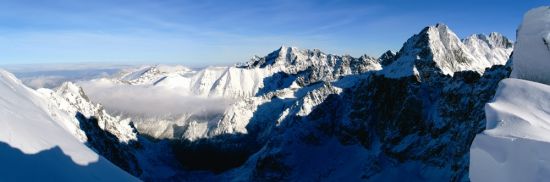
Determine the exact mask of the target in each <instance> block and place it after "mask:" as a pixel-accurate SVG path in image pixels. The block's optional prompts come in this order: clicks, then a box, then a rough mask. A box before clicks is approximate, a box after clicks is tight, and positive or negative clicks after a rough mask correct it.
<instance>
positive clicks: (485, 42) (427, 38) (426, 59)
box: [381, 24, 512, 79]
mask: <svg viewBox="0 0 550 182" xmlns="http://www.w3.org/2000/svg"><path fill="white" fill-rule="evenodd" d="M511 52H512V46H511V43H510V41H509V40H508V39H507V38H506V37H504V36H502V35H500V34H498V33H491V34H490V35H489V36H485V35H473V36H470V37H468V38H466V39H464V40H463V41H462V40H460V39H459V38H458V37H457V36H456V34H455V33H454V32H453V31H451V30H450V29H449V28H448V27H447V26H446V25H443V24H437V25H435V26H429V27H426V28H425V29H423V30H422V31H421V32H420V33H419V34H417V35H415V36H413V37H411V38H410V39H409V40H407V42H405V44H404V45H403V48H402V49H401V50H400V51H399V52H398V53H397V55H396V56H395V58H393V59H394V60H393V61H386V62H391V64H388V63H386V64H388V65H387V66H385V67H384V70H382V72H381V74H384V75H386V76H387V77H392V78H399V77H404V76H411V75H416V76H417V77H419V78H420V79H429V77H430V75H431V74H433V73H434V72H440V73H443V74H445V75H451V76H452V75H453V74H454V73H455V72H458V71H476V72H478V73H481V74H483V72H484V71H485V69H486V68H489V67H491V66H493V65H504V64H506V61H507V60H508V57H509V56H510V53H511ZM433 65H435V66H433Z"/></svg>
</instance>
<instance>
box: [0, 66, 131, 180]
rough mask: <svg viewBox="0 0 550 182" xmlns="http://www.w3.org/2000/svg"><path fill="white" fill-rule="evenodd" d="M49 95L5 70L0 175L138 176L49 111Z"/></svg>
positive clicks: (1, 76) (0, 83)
mask: <svg viewBox="0 0 550 182" xmlns="http://www.w3.org/2000/svg"><path fill="white" fill-rule="evenodd" d="M47 102H48V101H47V100H46V99H45V98H44V97H42V96H41V95H40V94H38V93H37V92H36V91H34V90H32V89H29V88H28V87H26V86H24V85H23V84H22V83H21V81H19V80H18V79H16V78H15V76H13V75H12V74H11V73H8V72H6V71H2V70H0V118H1V119H0V161H1V162H0V171H2V172H1V175H0V181H39V180H52V181H136V180H137V179H136V178H134V177H132V176H131V175H129V174H127V173H126V172H124V171H123V170H121V169H120V168H118V167H116V166H114V165H113V164H111V163H110V162H109V161H107V160H106V159H104V158H103V157H101V156H99V155H97V154H96V153H95V152H94V151H92V150H91V149H90V148H88V147H86V146H85V145H84V144H83V143H81V142H80V141H79V140H78V139H77V138H76V137H75V136H73V135H72V134H71V133H69V131H68V128H67V125H70V123H61V122H58V121H55V120H53V119H52V118H51V117H50V115H48V113H47V111H46V110H47V107H48V104H47Z"/></svg>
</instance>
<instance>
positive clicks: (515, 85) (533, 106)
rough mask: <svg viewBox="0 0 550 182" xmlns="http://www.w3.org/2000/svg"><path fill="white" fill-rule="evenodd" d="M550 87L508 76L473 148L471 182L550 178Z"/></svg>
mask: <svg viewBox="0 0 550 182" xmlns="http://www.w3.org/2000/svg"><path fill="white" fill-rule="evenodd" d="M549 100H550V86H549V85H544V84H540V83H536V82H531V81H526V80H519V79H506V80H503V81H501V82H500V86H499V89H498V91H497V94H496V95H495V100H494V101H493V102H491V103H488V104H487V105H486V107H485V112H486V115H487V129H486V130H485V131H484V132H483V133H481V134H478V135H477V136H476V138H475V140H474V142H473V144H472V146H471V148H470V179H471V180H472V181H544V180H545V179H546V180H547V179H550V156H548V153H550V103H549V102H548V101H549Z"/></svg>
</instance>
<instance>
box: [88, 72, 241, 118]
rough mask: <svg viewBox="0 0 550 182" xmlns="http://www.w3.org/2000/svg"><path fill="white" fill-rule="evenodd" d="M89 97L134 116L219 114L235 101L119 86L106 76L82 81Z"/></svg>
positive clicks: (112, 110) (139, 87)
mask: <svg viewBox="0 0 550 182" xmlns="http://www.w3.org/2000/svg"><path fill="white" fill-rule="evenodd" d="M79 85H80V86H82V88H83V89H84V91H85V93H86V94H87V95H88V97H89V98H90V99H91V100H92V101H93V102H95V103H101V104H102V105H104V106H105V108H106V109H107V110H108V111H110V112H114V113H117V114H123V115H129V116H133V117H136V116H137V117H142V118H150V117H162V118H169V117H178V116H179V115H182V114H191V115H201V116H207V115H219V114H221V113H223V112H224V111H225V109H226V108H227V107H228V106H229V105H230V104H231V103H232V101H231V100H228V99H224V98H204V97H198V96H192V95H186V94H184V93H181V92H178V91H177V90H173V89H167V88H162V87H154V86H140V85H120V84H114V83H113V82H111V81H110V80H107V79H98V80H92V81H85V82H80V83H79Z"/></svg>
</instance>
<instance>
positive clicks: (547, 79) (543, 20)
mask: <svg viewBox="0 0 550 182" xmlns="http://www.w3.org/2000/svg"><path fill="white" fill-rule="evenodd" d="M512 59H513V63H514V69H513V71H512V77H513V78H520V79H524V80H531V81H536V82H540V83H545V84H550V71H548V70H550V6H543V7H539V8H535V9H532V10H530V11H529V12H527V13H526V14H525V16H524V18H523V22H522V23H521V26H520V27H519V29H518V33H517V42H516V45H515V48H514V55H513V56H512Z"/></svg>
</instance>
